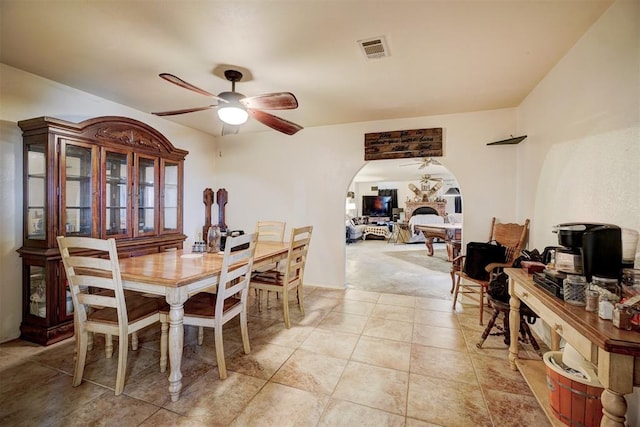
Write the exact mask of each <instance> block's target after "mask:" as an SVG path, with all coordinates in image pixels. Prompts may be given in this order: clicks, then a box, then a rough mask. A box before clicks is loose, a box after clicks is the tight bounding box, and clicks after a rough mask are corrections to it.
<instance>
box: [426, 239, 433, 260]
mask: <svg viewBox="0 0 640 427" xmlns="http://www.w3.org/2000/svg"><path fill="white" fill-rule="evenodd" d="M425 244H426V245H427V255H429V256H433V237H427V239H426V241H425Z"/></svg>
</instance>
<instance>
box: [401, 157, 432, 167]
mask: <svg viewBox="0 0 640 427" xmlns="http://www.w3.org/2000/svg"><path fill="white" fill-rule="evenodd" d="M439 164H441V163H440V162H439V161H437V160H435V159H434V158H433V157H423V158H422V159H421V160H420V161H417V162H413V163H405V164H403V165H400V166H412V165H420V166H419V167H418V169H424V168H426V167H427V166H429V165H439Z"/></svg>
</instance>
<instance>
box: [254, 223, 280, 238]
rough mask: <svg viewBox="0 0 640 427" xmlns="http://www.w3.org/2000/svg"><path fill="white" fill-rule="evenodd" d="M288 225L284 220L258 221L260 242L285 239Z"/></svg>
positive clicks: (257, 228) (257, 230)
mask: <svg viewBox="0 0 640 427" xmlns="http://www.w3.org/2000/svg"><path fill="white" fill-rule="evenodd" d="M286 226H287V223H286V222H283V221H258V222H257V223H256V233H257V234H258V241H259V242H265V241H270V242H282V241H284V230H285V228H286Z"/></svg>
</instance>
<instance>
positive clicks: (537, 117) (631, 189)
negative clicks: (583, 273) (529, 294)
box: [517, 0, 640, 426]
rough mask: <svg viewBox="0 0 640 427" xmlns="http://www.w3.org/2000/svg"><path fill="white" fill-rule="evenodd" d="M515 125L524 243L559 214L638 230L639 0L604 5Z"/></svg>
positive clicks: (639, 393) (549, 238)
mask: <svg viewBox="0 0 640 427" xmlns="http://www.w3.org/2000/svg"><path fill="white" fill-rule="evenodd" d="M518 127H519V133H522V134H527V135H529V137H528V138H527V139H526V140H525V141H524V142H523V143H521V144H520V146H519V147H518V203H517V206H518V213H519V214H520V215H524V216H530V217H531V218H532V226H531V228H532V233H531V238H530V239H529V241H530V246H533V247H537V248H543V247H544V246H547V245H557V238H556V236H555V235H554V234H552V233H551V226H553V225H554V224H558V223H562V222H570V221H594V222H606V223H612V224H617V225H619V226H622V227H628V228H632V229H635V230H640V2H638V1H626V0H625V1H617V2H616V3H614V4H613V5H612V6H611V7H610V8H609V9H608V10H607V11H606V12H605V13H604V14H603V16H602V17H601V18H600V19H599V20H598V21H597V22H596V23H595V24H594V25H593V26H592V27H591V28H590V29H589V31H588V32H587V33H586V34H585V35H584V36H583V37H582V38H581V39H580V40H579V41H578V43H577V44H576V45H575V46H574V47H573V48H572V49H571V51H570V52H569V53H568V54H567V55H566V56H565V57H564V58H563V59H562V60H561V61H560V62H559V63H558V64H557V66H556V67H555V68H554V69H553V70H552V71H551V72H550V73H549V74H548V75H547V76H546V77H545V78H544V79H543V80H542V81H541V82H540V84H538V86H537V87H536V88H535V90H533V91H532V92H531V93H530V94H529V96H528V97H527V98H526V100H525V101H524V102H523V103H522V105H521V106H520V108H519V109H518ZM636 267H640V259H639V257H638V254H637V255H636ZM536 326H538V324H537V325H536ZM536 332H538V333H539V334H543V335H544V331H542V330H541V329H540V328H536ZM546 341H547V342H548V338H547V340H546ZM627 401H628V402H629V408H628V410H627V417H628V419H627V422H628V425H630V426H634V425H640V390H639V389H638V388H636V390H635V393H634V395H633V396H627Z"/></svg>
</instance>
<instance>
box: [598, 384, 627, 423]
mask: <svg viewBox="0 0 640 427" xmlns="http://www.w3.org/2000/svg"><path fill="white" fill-rule="evenodd" d="M600 401H601V402H602V420H601V421H600V427H624V425H625V424H624V423H625V414H626V413H627V401H626V400H625V399H624V395H622V394H620V393H616V392H615V391H612V390H609V389H605V390H604V391H603V392H602V395H601V396H600Z"/></svg>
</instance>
